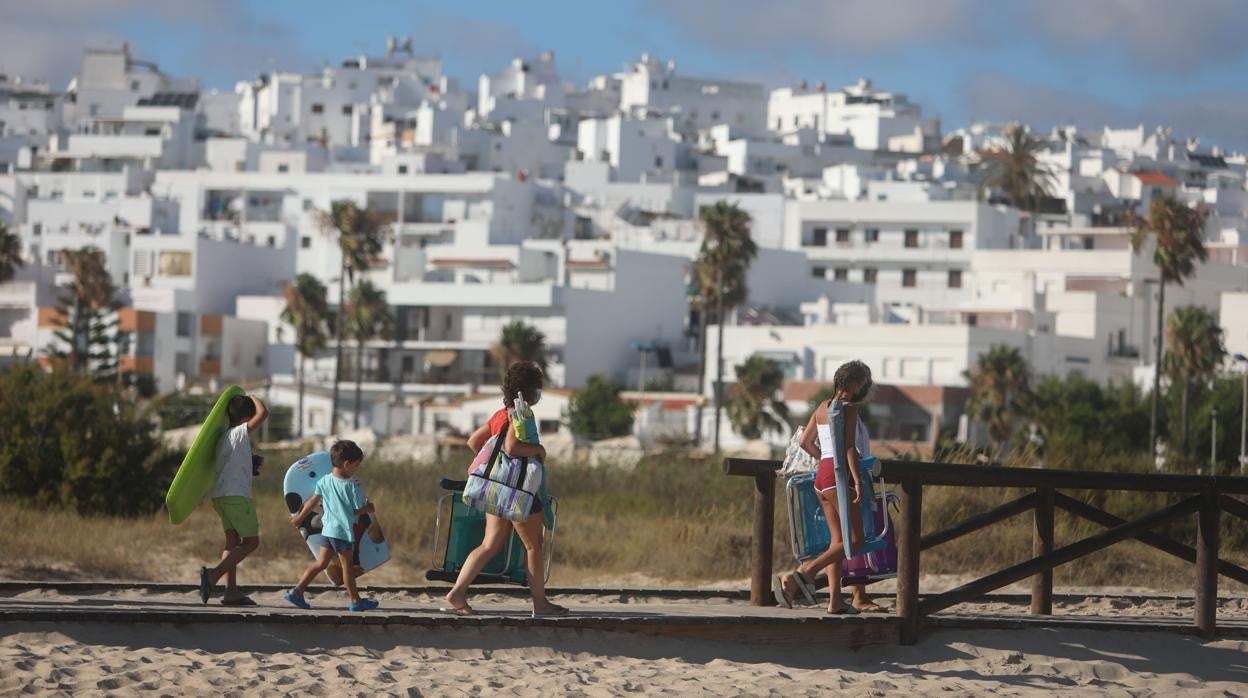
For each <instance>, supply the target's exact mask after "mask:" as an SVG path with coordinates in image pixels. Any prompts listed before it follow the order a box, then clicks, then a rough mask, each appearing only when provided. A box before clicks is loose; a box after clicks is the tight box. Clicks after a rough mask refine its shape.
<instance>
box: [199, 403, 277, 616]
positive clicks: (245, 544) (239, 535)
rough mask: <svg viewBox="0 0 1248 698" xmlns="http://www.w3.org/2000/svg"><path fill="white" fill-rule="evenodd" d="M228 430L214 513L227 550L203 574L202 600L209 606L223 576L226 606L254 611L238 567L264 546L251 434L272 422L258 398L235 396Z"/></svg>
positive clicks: (221, 445)
mask: <svg viewBox="0 0 1248 698" xmlns="http://www.w3.org/2000/svg"><path fill="white" fill-rule="evenodd" d="M226 414H227V415H228V416H229V420H230V427H229V429H227V430H226V432H225V434H223V435H222V436H221V440H220V441H218V442H217V481H216V485H214V486H213V489H212V508H213V509H215V510H216V512H217V515H218V516H220V517H221V525H222V527H223V528H224V529H225V550H223V551H222V552H221V562H219V563H217V565H216V567H211V568H209V567H201V568H200V569H199V599H200V601H202V602H204V603H208V598H209V597H210V596H212V587H213V586H214V585H215V584H216V583H217V582H218V581H219V580H220V579H221V578H222V577H225V596H224V597H223V598H222V599H221V603H222V605H225V606H255V605H256V602H255V601H252V600H251V599H250V598H248V597H247V596H244V595H243V593H242V592H241V591H239V589H238V564H239V563H240V562H242V561H243V559H244V558H246V557H247V556H248V555H250V554H252V553H253V552H255V550H256V548H257V547H259V545H260V520H259V519H258V518H257V517H256V505H255V504H254V503H253V502H252V501H251V479H252V478H253V477H255V475H256V474H257V464H256V462H255V459H254V458H253V456H252V452H251V432H253V431H255V430H256V429H259V428H260V425H261V424H264V420H266V419H268V417H269V410H268V408H267V407H265V406H264V403H263V402H261V401H260V399H259V398H256V397H253V396H251V395H236V396H235V397H234V398H232V399H231V400H230V402H229V404H228V406H227V407H226Z"/></svg>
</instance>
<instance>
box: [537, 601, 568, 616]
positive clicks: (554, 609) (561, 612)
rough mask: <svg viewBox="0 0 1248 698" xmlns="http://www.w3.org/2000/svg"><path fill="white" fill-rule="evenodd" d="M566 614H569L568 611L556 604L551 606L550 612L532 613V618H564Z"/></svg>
mask: <svg viewBox="0 0 1248 698" xmlns="http://www.w3.org/2000/svg"><path fill="white" fill-rule="evenodd" d="M568 613H569V611H568V609H566V608H564V607H563V606H560V605H558V604H551V608H550V610H548V611H541V612H538V611H534V612H533V617H534V618H557V617H559V616H566V615H568Z"/></svg>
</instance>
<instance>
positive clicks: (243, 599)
mask: <svg viewBox="0 0 1248 698" xmlns="http://www.w3.org/2000/svg"><path fill="white" fill-rule="evenodd" d="M221 605H222V606H255V605H256V602H255V601H253V600H252V599H251V597H250V596H237V597H235V598H232V599H221Z"/></svg>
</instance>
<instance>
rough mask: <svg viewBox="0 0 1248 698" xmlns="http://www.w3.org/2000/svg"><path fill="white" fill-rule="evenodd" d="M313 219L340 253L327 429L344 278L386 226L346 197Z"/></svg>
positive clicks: (362, 264)
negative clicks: (334, 240)
mask: <svg viewBox="0 0 1248 698" xmlns="http://www.w3.org/2000/svg"><path fill="white" fill-rule="evenodd" d="M316 219H317V223H318V224H319V225H320V227H321V230H322V231H324V232H325V233H327V234H331V235H337V236H338V251H339V252H340V253H341V255H342V268H341V274H340V275H339V277H338V311H337V312H336V313H335V314H334V351H335V358H334V394H333V406H332V408H331V415H332V416H331V417H330V420H329V425H330V426H329V430H330V433H335V434H336V433H337V432H338V385H339V383H341V382H342V336H343V332H344V331H345V328H344V327H343V325H344V324H345V322H344V312H343V306H344V304H345V303H346V296H347V290H346V285H347V282H348V281H351V282H353V283H354V281H355V275H356V274H358V273H363V272H365V271H367V270H368V268H369V267H370V266H371V265H372V263H373V260H374V259H376V258H377V257H378V256H379V255H380V254H381V250H382V248H383V247H384V246H385V244H386V236H387V234H388V232H389V230H390V226H389V223H388V222H387V219H386V217H385V215H384V214H382V213H380V212H377V211H368V210H363V209H360V207H358V206H356V205H355V202H353V201H349V200H343V201H335V202H333V203H332V204H330V207H329V211H328V212H325V211H317V212H316Z"/></svg>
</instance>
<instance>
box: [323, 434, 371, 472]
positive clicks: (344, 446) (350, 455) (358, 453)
mask: <svg viewBox="0 0 1248 698" xmlns="http://www.w3.org/2000/svg"><path fill="white" fill-rule="evenodd" d="M329 460H330V461H331V462H332V463H333V464H334V467H337V466H340V465H342V464H343V463H347V462H350V461H357V460H364V451H362V450H361V449H360V447H359V445H357V444H356V443H355V442H354V441H347V440H346V439H343V440H342V441H335V442H334V445H333V446H331V447H330V449H329Z"/></svg>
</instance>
